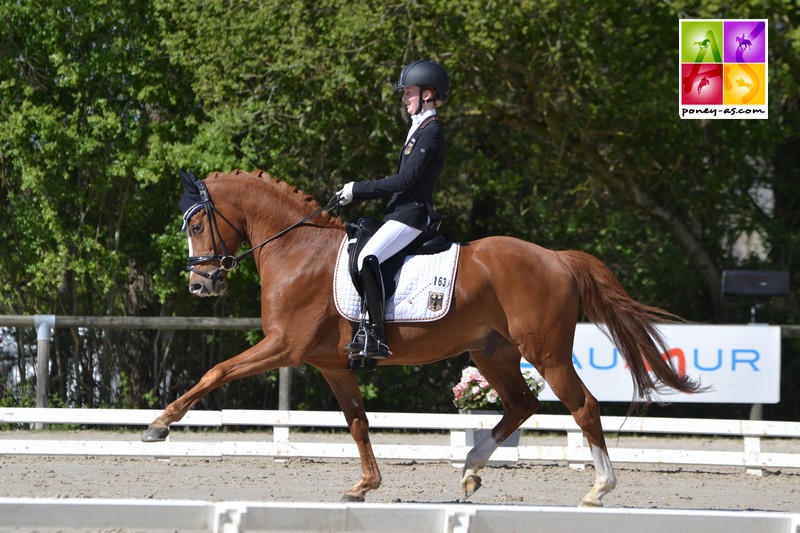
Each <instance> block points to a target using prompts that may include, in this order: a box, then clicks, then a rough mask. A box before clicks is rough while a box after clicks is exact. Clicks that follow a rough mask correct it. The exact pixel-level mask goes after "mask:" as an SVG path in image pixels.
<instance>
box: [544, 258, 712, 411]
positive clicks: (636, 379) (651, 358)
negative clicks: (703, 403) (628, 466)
mask: <svg viewBox="0 0 800 533" xmlns="http://www.w3.org/2000/svg"><path fill="white" fill-rule="evenodd" d="M556 253H557V254H558V256H559V258H561V261H562V262H563V263H564V264H565V265H566V266H567V268H569V270H570V271H571V272H572V276H573V277H574V278H575V281H576V282H577V284H578V291H579V293H580V297H581V300H582V305H583V311H584V313H585V314H586V316H587V318H589V320H591V321H592V322H594V323H603V324H605V325H606V327H607V329H608V335H609V337H610V339H611V340H612V341H613V342H614V345H615V346H616V347H617V349H618V350H619V352H620V353H621V354H622V357H623V359H625V362H626V363H627V365H628V368H629V369H630V372H631V374H632V376H633V393H634V399H635V400H637V401H642V402H645V403H650V402H651V401H652V400H653V392H656V393H664V392H669V389H674V390H676V391H680V392H685V393H696V392H702V391H704V390H706V389H707V387H703V386H701V385H700V384H699V383H697V382H695V381H693V380H692V379H690V378H689V377H688V376H685V375H681V374H679V373H678V372H677V371H676V370H675V368H673V366H672V365H671V364H670V363H669V362H668V358H667V357H666V354H668V353H669V347H668V346H667V344H666V341H665V340H664V338H663V336H662V335H661V333H660V332H659V331H658V329H657V328H656V326H655V322H656V321H660V322H671V323H676V322H685V321H684V320H683V319H682V318H680V317H678V316H677V315H674V314H672V313H670V312H668V311H665V310H663V309H659V308H658V307H652V306H649V305H645V304H642V303H639V302H637V301H636V300H634V299H633V298H631V297H630V296H629V295H628V293H627V292H626V291H625V289H624V288H623V287H622V285H621V284H620V282H619V281H618V280H617V278H616V277H615V276H614V274H613V273H612V272H611V270H610V269H609V268H608V267H607V266H606V265H605V264H604V263H603V262H602V261H600V260H599V259H597V258H596V257H594V256H592V255H589V254H587V253H584V252H579V251H577V250H566V251H560V252H556ZM651 372H652V374H651ZM654 377H655V379H654Z"/></svg>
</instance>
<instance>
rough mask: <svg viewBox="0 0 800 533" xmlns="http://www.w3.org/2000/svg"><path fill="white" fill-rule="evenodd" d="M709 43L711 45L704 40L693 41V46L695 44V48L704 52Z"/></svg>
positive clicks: (708, 41)
mask: <svg viewBox="0 0 800 533" xmlns="http://www.w3.org/2000/svg"><path fill="white" fill-rule="evenodd" d="M737 39H738V37H737ZM710 43H711V40H710V39H704V40H702V41H695V42H694V44H696V45H697V47H698V48H700V49H701V50H705V49H706V48H708V45H709V44H710Z"/></svg>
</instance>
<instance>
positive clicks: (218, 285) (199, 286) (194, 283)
mask: <svg viewBox="0 0 800 533" xmlns="http://www.w3.org/2000/svg"><path fill="white" fill-rule="evenodd" d="M227 288H228V284H227V283H226V282H224V281H222V280H221V279H213V280H211V279H204V278H199V277H197V278H195V279H192V280H189V292H191V293H192V294H194V295H195V296H201V297H206V296H222V295H223V294H225V291H226V290H227Z"/></svg>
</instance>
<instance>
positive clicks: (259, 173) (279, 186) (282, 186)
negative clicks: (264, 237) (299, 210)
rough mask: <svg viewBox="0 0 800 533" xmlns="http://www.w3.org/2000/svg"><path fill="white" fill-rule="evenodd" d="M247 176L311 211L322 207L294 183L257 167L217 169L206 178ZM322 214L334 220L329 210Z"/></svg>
mask: <svg viewBox="0 0 800 533" xmlns="http://www.w3.org/2000/svg"><path fill="white" fill-rule="evenodd" d="M233 176H236V177H247V178H253V179H257V180H261V181H262V182H264V183H266V184H268V185H270V186H271V187H272V188H273V189H275V190H276V192H277V194H278V195H280V196H281V197H283V198H285V201H287V202H295V203H298V204H305V205H306V207H307V208H308V209H310V210H311V211H315V210H317V209H319V208H320V205H319V203H318V202H317V201H316V200H315V199H314V197H312V196H311V195H310V194H307V193H305V192H303V191H301V190H300V189H298V188H297V187H296V186H294V185H290V184H288V183H286V182H285V181H282V180H279V179H278V178H275V177H274V176H272V175H271V174H270V173H269V172H266V171H264V170H260V169H256V170H252V171H249V172H248V171H246V170H241V169H238V168H237V169H234V170H232V171H230V172H219V171H215V172H212V173H211V174H209V175H208V177H207V178H206V179H209V180H211V179H215V180H216V179H225V178H228V177H233ZM321 216H322V217H323V218H328V219H331V220H333V219H334V217H332V216H331V215H330V214H329V213H328V212H327V211H324V212H323V213H322V214H321Z"/></svg>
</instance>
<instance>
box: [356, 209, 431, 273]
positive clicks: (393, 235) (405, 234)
mask: <svg viewBox="0 0 800 533" xmlns="http://www.w3.org/2000/svg"><path fill="white" fill-rule="evenodd" d="M421 233H422V231H420V230H418V229H417V228H412V227H411V226H406V225H405V224H403V223H402V222H398V221H396V220H387V221H386V222H385V223H384V224H383V226H381V227H380V229H379V230H378V231H376V232H375V235H373V236H372V238H371V239H370V240H369V241H368V242H367V244H366V246H364V248H363V249H362V250H361V253H360V254H359V255H358V270H359V271H360V270H361V267H362V266H363V265H364V258H365V257H367V256H369V255H374V256H375V257H377V258H378V262H379V263H383V262H384V261H386V260H387V259H389V258H390V257H392V256H393V255H394V254H396V253H397V252H399V251H400V250H402V249H403V248H405V247H406V246H408V245H409V244H411V241H413V240H414V239H416V238H417V237H419V235H420V234H421Z"/></svg>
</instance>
